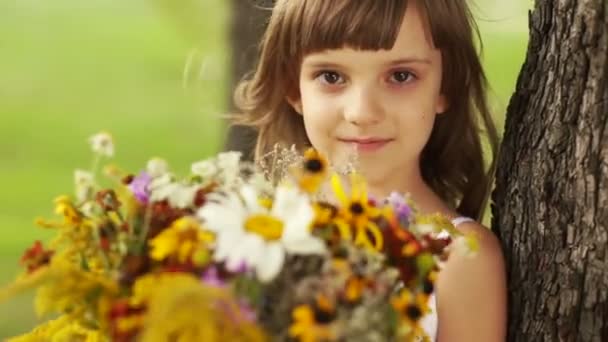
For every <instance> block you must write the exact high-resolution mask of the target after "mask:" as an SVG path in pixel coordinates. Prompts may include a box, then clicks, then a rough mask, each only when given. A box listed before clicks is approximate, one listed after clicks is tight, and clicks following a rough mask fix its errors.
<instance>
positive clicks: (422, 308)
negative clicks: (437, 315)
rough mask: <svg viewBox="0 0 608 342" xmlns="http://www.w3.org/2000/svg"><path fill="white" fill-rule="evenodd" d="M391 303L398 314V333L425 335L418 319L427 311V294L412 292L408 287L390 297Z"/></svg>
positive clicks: (405, 335)
mask: <svg viewBox="0 0 608 342" xmlns="http://www.w3.org/2000/svg"><path fill="white" fill-rule="evenodd" d="M391 305H392V307H393V309H395V311H397V313H398V314H399V318H400V322H399V323H400V324H399V329H398V330H399V334H400V335H401V336H402V337H404V338H406V340H407V338H412V337H413V336H421V337H423V338H424V337H425V336H426V335H425V333H424V331H423V330H422V327H421V325H420V319H421V318H422V317H423V316H424V315H426V314H427V313H429V311H430V310H431V309H430V308H429V296H428V295H426V294H424V293H417V294H413V293H412V292H411V291H410V290H409V289H402V290H401V291H400V292H399V293H398V294H397V295H396V296H393V297H392V298H391Z"/></svg>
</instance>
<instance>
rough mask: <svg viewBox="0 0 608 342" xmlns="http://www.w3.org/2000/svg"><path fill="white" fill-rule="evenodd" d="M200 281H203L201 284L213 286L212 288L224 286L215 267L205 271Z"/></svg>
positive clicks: (224, 283)
mask: <svg viewBox="0 0 608 342" xmlns="http://www.w3.org/2000/svg"><path fill="white" fill-rule="evenodd" d="M202 280H203V283H205V284H207V285H209V286H213V287H225V286H226V282H224V281H223V280H222V279H221V278H220V277H219V272H218V271H217V268H216V267H215V266H211V267H210V268H208V269H207V270H206V271H205V273H203V277H202Z"/></svg>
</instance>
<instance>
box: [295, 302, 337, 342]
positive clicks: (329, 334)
mask: <svg viewBox="0 0 608 342" xmlns="http://www.w3.org/2000/svg"><path fill="white" fill-rule="evenodd" d="M292 317H293V323H292V324H291V326H290V327H289V336H290V337H293V338H295V339H296V340H298V341H301V342H318V341H325V340H335V339H336V334H335V332H334V330H333V329H332V328H331V325H328V324H319V322H317V319H316V318H315V312H314V310H313V308H311V307H310V306H308V305H300V306H297V307H296V308H295V309H294V310H293V312H292Z"/></svg>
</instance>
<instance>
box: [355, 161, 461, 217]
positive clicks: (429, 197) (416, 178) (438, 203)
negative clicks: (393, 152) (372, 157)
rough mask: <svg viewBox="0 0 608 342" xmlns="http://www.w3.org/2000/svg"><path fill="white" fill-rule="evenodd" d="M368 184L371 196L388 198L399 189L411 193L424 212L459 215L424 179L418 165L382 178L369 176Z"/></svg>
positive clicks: (404, 192)
mask: <svg viewBox="0 0 608 342" xmlns="http://www.w3.org/2000/svg"><path fill="white" fill-rule="evenodd" d="M367 186H368V193H369V194H370V196H372V197H374V198H376V199H381V198H386V197H388V196H389V195H390V194H391V192H394V191H397V192H399V193H403V194H409V195H410V196H411V198H412V200H413V201H414V203H416V205H417V207H418V208H419V209H420V210H421V211H422V212H423V213H427V214H431V213H442V214H444V215H447V216H449V217H456V216H457V213H456V212H455V211H454V210H453V209H451V208H450V207H449V206H448V205H447V204H446V203H445V202H444V201H443V200H442V199H441V198H440V197H439V196H438V195H437V194H436V193H435V192H434V191H433V189H431V187H430V186H429V185H428V184H427V183H426V182H425V181H424V179H423V178H422V173H421V172H420V168H419V167H418V166H415V167H412V168H410V169H399V170H395V171H394V172H393V173H392V174H387V175H384V176H383V177H381V178H376V179H374V178H369V179H368V180H367Z"/></svg>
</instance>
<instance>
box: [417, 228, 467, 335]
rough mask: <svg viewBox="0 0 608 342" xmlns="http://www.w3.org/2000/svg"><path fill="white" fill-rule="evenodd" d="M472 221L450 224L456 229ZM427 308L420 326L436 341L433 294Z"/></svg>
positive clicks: (435, 308)
mask: <svg viewBox="0 0 608 342" xmlns="http://www.w3.org/2000/svg"><path fill="white" fill-rule="evenodd" d="M474 221H475V220H473V219H471V218H468V217H457V218H455V219H453V220H452V224H453V225H454V227H458V226H459V225H461V224H463V223H466V222H474ZM429 308H430V309H431V311H430V312H429V313H428V314H426V315H425V316H423V317H422V318H421V319H420V325H421V327H422V330H424V332H425V333H426V335H427V336H428V337H429V339H430V340H431V341H435V340H436V339H437V326H438V323H439V322H438V317H437V300H436V299H435V295H434V294H433V295H431V297H429Z"/></svg>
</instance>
